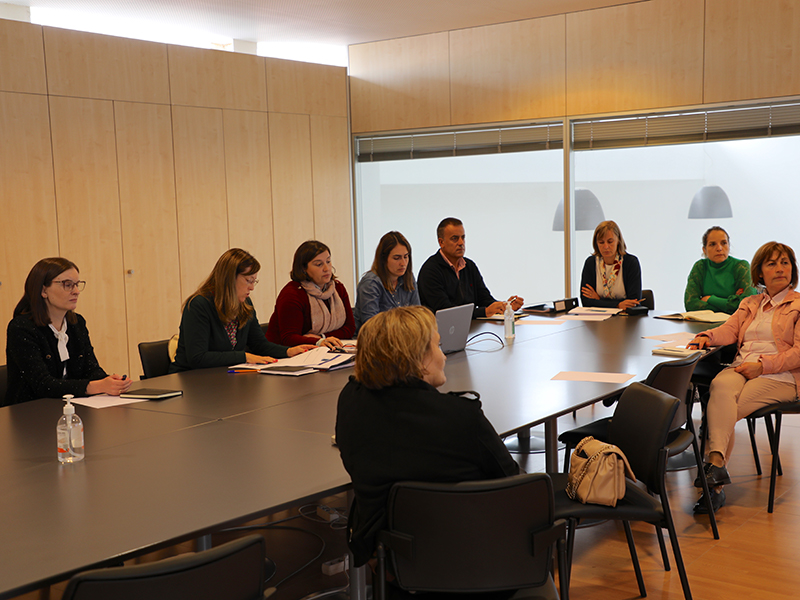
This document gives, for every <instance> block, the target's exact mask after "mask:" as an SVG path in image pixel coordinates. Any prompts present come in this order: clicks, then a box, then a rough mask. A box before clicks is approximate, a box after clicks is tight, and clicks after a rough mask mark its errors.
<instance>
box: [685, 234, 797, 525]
mask: <svg viewBox="0 0 800 600" xmlns="http://www.w3.org/2000/svg"><path fill="white" fill-rule="evenodd" d="M750 264H751V265H752V266H751V267H750V273H751V275H752V278H753V284H754V285H755V286H757V287H761V288H763V289H762V292H761V293H760V294H758V295H756V296H750V297H748V298H745V299H744V300H742V302H741V304H740V305H739V308H738V309H737V310H736V312H735V313H733V315H731V317H730V318H729V319H728V320H727V321H726V322H725V323H724V324H722V325H720V326H719V327H718V328H717V329H712V330H709V331H704V332H703V333H700V334H698V335H697V337H695V338H694V339H693V340H692V342H691V344H689V346H690V347H691V346H694V347H697V348H705V347H706V346H724V345H727V344H733V343H736V344H737V345H738V347H739V352H738V354H737V355H736V359H735V360H734V361H733V364H732V365H731V366H730V367H729V368H727V369H725V370H724V371H722V372H721V373H720V374H719V375H717V376H716V377H715V378H714V380H713V381H712V382H711V397H710V399H709V401H708V409H707V411H706V417H707V420H708V459H707V460H708V462H707V463H706V464H705V468H704V471H705V476H706V479H707V480H708V487H709V490H710V491H711V494H712V497H711V503H712V506H713V508H714V511H715V512H716V510H717V509H718V508H720V507H721V506H723V505H724V504H725V492H724V491H723V489H722V486H723V485H725V484H728V483H730V482H731V478H730V475H729V474H728V470H727V469H726V468H725V465H726V463H727V461H728V459H730V456H731V452H732V450H733V438H734V433H733V430H734V426H735V425H736V422H737V421H738V420H739V419H742V418H744V417H746V416H747V415H749V414H750V413H752V412H753V411H755V410H757V409H759V408H761V407H763V406H767V405H769V404H775V403H777V402H790V401H792V400H794V399H795V397H796V396H797V384H798V382H799V381H800V327H798V326H797V321H798V318H800V294H799V293H797V292H795V291H794V288H795V287H796V286H797V260H796V259H795V255H794V251H793V250H792V249H791V248H790V247H789V246H787V245H786V244H779V243H778V242H768V243H766V244H764V245H763V246H761V248H759V249H758V251H757V252H756V254H755V256H754V257H753V260H752V262H751V263H750ZM694 512H695V513H701V512H706V504H705V498H701V499H700V501H698V503H697V504H696V505H695V507H694Z"/></svg>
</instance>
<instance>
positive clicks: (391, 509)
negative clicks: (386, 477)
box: [373, 473, 569, 600]
mask: <svg viewBox="0 0 800 600" xmlns="http://www.w3.org/2000/svg"><path fill="white" fill-rule="evenodd" d="M387 521H388V527H387V529H385V530H384V531H381V532H379V533H378V572H377V573H376V575H375V585H374V586H373V588H374V589H375V591H376V596H375V597H376V600H384V599H385V598H386V560H387V558H388V560H389V561H390V562H391V565H392V573H393V574H394V576H395V583H396V584H397V585H398V586H399V587H400V588H401V589H402V590H406V591H415V592H419V591H426V592H444V593H453V594H464V597H466V595H467V594H471V593H476V592H499V591H502V590H519V591H518V592H517V593H516V594H514V596H513V597H514V598H541V599H542V600H546V599H553V600H555V599H558V598H559V594H558V592H557V591H556V589H555V585H554V583H553V579H552V577H551V575H550V571H551V566H552V557H553V546H554V545H556V546H557V547H558V551H559V560H558V572H559V580H560V581H559V583H560V588H561V596H560V598H561V600H567V599H568V595H569V592H568V587H567V572H566V564H567V561H566V544H565V538H564V536H565V523H564V522H563V521H559V522H556V521H554V519H553V484H552V482H551V481H550V477H549V476H547V475H545V474H543V473H533V474H528V475H517V476H515V477H506V478H503V479H493V480H488V481H469V482H464V483H455V484H454V483H418V482H402V483H397V484H395V485H394V486H393V487H392V490H391V493H390V495H389V502H388V514H387ZM521 588H525V589H521ZM395 595H396V594H393V596H395ZM399 595H403V594H401V593H399ZM409 597H413V596H411V595H410V594H409Z"/></svg>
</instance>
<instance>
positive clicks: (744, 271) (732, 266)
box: [683, 256, 758, 315]
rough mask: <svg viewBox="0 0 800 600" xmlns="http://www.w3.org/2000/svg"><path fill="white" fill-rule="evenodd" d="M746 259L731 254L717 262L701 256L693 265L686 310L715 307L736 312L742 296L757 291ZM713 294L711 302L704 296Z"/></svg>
mask: <svg viewBox="0 0 800 600" xmlns="http://www.w3.org/2000/svg"><path fill="white" fill-rule="evenodd" d="M756 293H758V292H756V289H755V288H754V287H753V282H752V281H751V279H750V265H749V264H748V262H747V261H746V260H741V259H739V258H733V257H732V256H729V257H728V258H726V259H725V260H724V261H723V262H721V263H719V264H717V263H715V262H712V261H710V260H709V259H707V258H701V259H700V260H698V261H697V262H696V263H694V266H693V267H692V272H691V273H689V280H688V281H687V282H686V292H685V293H684V295H683V304H684V306H685V307H686V310H713V311H716V312H725V313H728V314H729V315H732V314H733V313H734V312H736V309H737V308H739V302H741V301H742V298H747V296H752V295H753V294H756ZM704 296H710V298H709V299H708V301H707V302H703V301H702V300H701V298H702V297H704Z"/></svg>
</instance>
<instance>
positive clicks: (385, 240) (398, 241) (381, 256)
mask: <svg viewBox="0 0 800 600" xmlns="http://www.w3.org/2000/svg"><path fill="white" fill-rule="evenodd" d="M396 246H404V247H405V249H406V250H407V251H408V268H406V272H405V273H404V274H403V278H402V279H403V287H404V288H405V289H406V290H408V291H411V290H413V289H414V275H413V274H412V270H411V268H412V265H411V244H409V243H408V240H407V239H406V238H405V236H404V235H403V234H402V233H400V232H399V231H390V232H389V233H387V234H385V235H384V236H383V237H382V238H381V241H380V242H378V247H377V248H376V249H375V260H373V261H372V269H370V270H371V271H372V272H373V273H375V274H376V275H377V276H378V278H379V279H380V280H381V283H382V284H383V287H385V288H386V289H387V290H389V291H390V292H393V291H394V288H393V287H390V283H389V270H388V269H387V268H386V263H387V262H388V260H389V254H391V252H392V250H394V248H395V247H396Z"/></svg>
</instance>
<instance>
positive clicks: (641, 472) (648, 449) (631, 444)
mask: <svg viewBox="0 0 800 600" xmlns="http://www.w3.org/2000/svg"><path fill="white" fill-rule="evenodd" d="M680 404H681V401H680V400H678V399H677V398H676V397H675V396H672V395H670V394H667V393H666V392H662V391H660V390H657V389H654V388H652V387H650V386H648V385H645V384H643V383H639V382H636V383H632V384H631V385H629V386H628V387H627V388H626V389H625V391H624V392H623V393H622V396H620V398H619V401H618V402H617V407H616V409H615V410H614V416H613V417H612V418H611V422H610V423H609V425H608V441H609V443H611V444H614V445H616V446H619V448H620V449H621V450H622V451H623V452H624V453H625V456H626V457H627V458H628V462H629V463H630V465H631V469H633V474H634V475H636V479H637V480H640V481H642V482H643V483H644V484H645V485H646V486H647V487H648V488H650V489H651V490H654V491H657V490H660V489H661V480H663V476H664V470H665V469H666V460H667V455H666V451H664V446H665V445H666V443H667V435H668V434H669V432H670V425H671V424H672V421H673V419H674V418H675V413H676V412H677V410H678V406H680ZM662 459H663V460H662ZM662 462H663V463H664V464H661V463H662Z"/></svg>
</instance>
